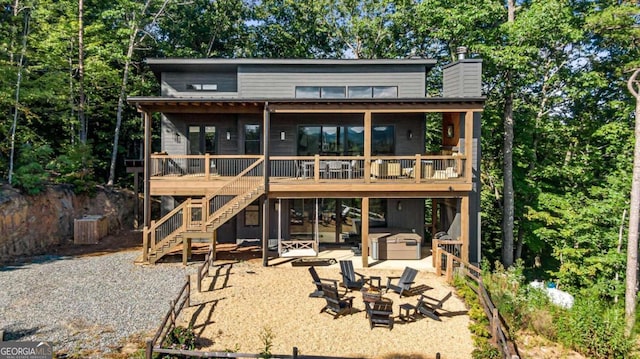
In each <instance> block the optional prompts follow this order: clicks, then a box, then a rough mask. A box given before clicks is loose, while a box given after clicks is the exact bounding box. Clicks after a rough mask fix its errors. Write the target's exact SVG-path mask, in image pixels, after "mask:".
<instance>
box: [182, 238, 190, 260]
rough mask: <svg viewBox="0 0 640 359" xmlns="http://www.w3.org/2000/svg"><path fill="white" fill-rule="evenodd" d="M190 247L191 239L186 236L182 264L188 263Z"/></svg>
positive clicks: (183, 243)
mask: <svg viewBox="0 0 640 359" xmlns="http://www.w3.org/2000/svg"><path fill="white" fill-rule="evenodd" d="M188 247H189V241H188V239H187V238H184V239H183V240H182V265H185V266H186V265H187V263H188V253H187V252H188V249H187V248H188Z"/></svg>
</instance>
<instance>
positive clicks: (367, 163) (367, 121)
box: [362, 111, 371, 257]
mask: <svg viewBox="0 0 640 359" xmlns="http://www.w3.org/2000/svg"><path fill="white" fill-rule="evenodd" d="M363 175H364V183H371V111H367V112H365V113H364V174H363ZM362 218H365V217H362ZM363 222H364V221H363ZM364 250H365V247H362V251H363V253H364ZM363 257H364V254H363Z"/></svg>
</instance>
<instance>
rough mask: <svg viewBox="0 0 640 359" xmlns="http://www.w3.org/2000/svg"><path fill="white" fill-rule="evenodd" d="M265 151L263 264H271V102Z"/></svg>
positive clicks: (266, 109)
mask: <svg viewBox="0 0 640 359" xmlns="http://www.w3.org/2000/svg"><path fill="white" fill-rule="evenodd" d="M262 120H263V122H264V124H263V126H262V134H263V139H264V140H263V141H262V144H263V146H264V147H263V153H264V165H263V168H264V199H263V201H262V266H263V267H266V266H268V265H269V175H270V174H271V161H270V152H269V147H270V145H269V134H270V132H271V129H270V127H271V113H270V112H269V103H268V102H265V103H264V110H263V112H262Z"/></svg>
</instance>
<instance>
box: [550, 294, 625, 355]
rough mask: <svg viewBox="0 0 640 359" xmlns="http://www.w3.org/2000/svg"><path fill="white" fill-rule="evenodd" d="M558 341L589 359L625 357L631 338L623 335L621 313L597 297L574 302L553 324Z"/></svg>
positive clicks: (622, 315)
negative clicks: (589, 358) (590, 358)
mask: <svg viewBox="0 0 640 359" xmlns="http://www.w3.org/2000/svg"><path fill="white" fill-rule="evenodd" d="M556 330H557V334H558V340H559V341H560V342H561V343H563V344H564V345H566V346H568V347H570V348H572V349H574V350H576V351H578V352H580V353H583V354H585V355H588V356H589V357H592V358H625V357H628V355H629V353H630V351H631V349H632V348H633V340H634V339H633V338H627V337H626V336H625V335H624V310H623V309H622V308H621V307H620V306H615V307H612V308H608V307H607V306H605V305H604V303H603V302H602V301H601V300H598V299H597V298H583V299H579V300H577V301H576V302H575V303H574V305H573V307H572V308H571V310H569V311H567V312H566V315H563V316H559V317H558V319H557V323H556Z"/></svg>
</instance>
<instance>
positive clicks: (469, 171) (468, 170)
mask: <svg viewBox="0 0 640 359" xmlns="http://www.w3.org/2000/svg"><path fill="white" fill-rule="evenodd" d="M464 157H465V158H466V161H465V166H464V178H465V182H471V181H472V179H473V112H471V111H467V112H466V113H465V114H464Z"/></svg>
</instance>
